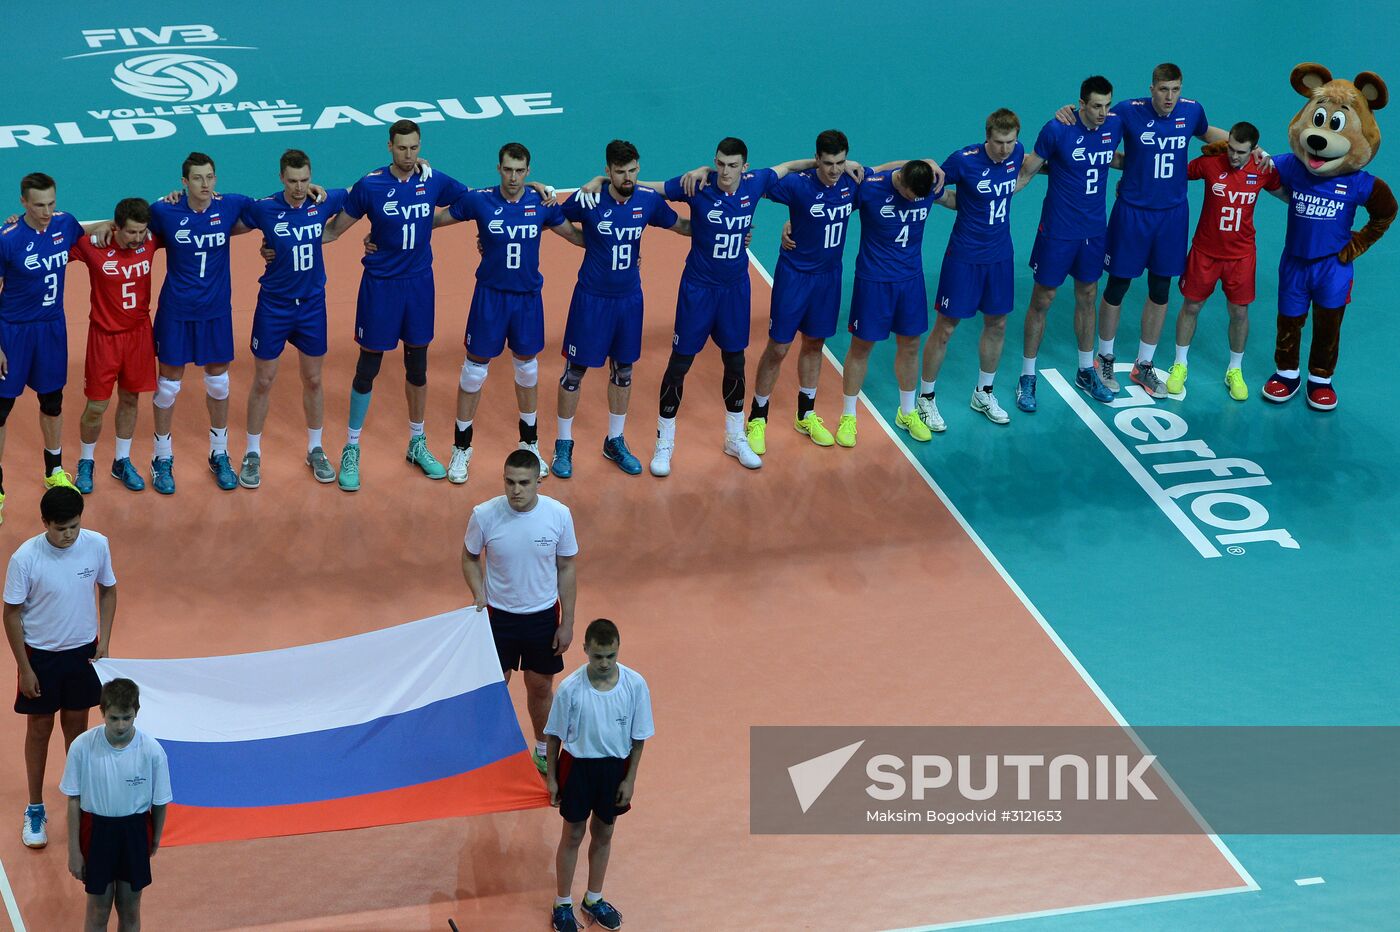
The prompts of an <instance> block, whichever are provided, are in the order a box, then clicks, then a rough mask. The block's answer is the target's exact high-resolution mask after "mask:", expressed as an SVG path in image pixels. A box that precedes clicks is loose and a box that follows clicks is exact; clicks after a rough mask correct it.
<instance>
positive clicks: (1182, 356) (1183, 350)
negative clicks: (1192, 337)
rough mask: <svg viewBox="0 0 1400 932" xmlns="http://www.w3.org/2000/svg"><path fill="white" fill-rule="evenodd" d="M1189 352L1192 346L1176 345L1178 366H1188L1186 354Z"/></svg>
mask: <svg viewBox="0 0 1400 932" xmlns="http://www.w3.org/2000/svg"><path fill="white" fill-rule="evenodd" d="M1189 352H1191V346H1190V345H1189V344H1188V345H1186V346H1182V345H1181V344H1180V343H1178V344H1177V345H1176V361H1177V364H1178V365H1182V366H1184V365H1186V354H1187V353H1189Z"/></svg>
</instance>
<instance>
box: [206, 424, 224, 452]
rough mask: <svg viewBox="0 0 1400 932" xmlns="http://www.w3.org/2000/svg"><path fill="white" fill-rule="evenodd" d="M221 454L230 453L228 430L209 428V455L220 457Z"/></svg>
mask: <svg viewBox="0 0 1400 932" xmlns="http://www.w3.org/2000/svg"><path fill="white" fill-rule="evenodd" d="M220 453H228V428H227V427H211V428H209V455H210V456H218V455H219V454H220Z"/></svg>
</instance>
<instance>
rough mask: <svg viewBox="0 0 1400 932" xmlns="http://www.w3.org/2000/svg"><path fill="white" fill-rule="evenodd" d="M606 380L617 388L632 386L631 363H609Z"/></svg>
mask: <svg viewBox="0 0 1400 932" xmlns="http://www.w3.org/2000/svg"><path fill="white" fill-rule="evenodd" d="M608 381H609V382H611V383H613V384H614V385H616V386H617V387H618V388H630V387H631V386H632V364H631V363H630V362H629V363H627V364H625V365H621V366H620V365H618V364H617V363H616V362H613V363H611V368H610V369H609V371H608Z"/></svg>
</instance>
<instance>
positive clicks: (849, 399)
mask: <svg viewBox="0 0 1400 932" xmlns="http://www.w3.org/2000/svg"><path fill="white" fill-rule="evenodd" d="M859 401H860V396H859V395H842V396H841V413H842V414H850V415H854V414H855V413H856V403H857V402H859Z"/></svg>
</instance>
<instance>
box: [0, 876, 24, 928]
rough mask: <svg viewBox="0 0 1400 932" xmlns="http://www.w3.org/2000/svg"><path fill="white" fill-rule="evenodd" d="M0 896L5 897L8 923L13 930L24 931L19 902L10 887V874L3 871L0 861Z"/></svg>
mask: <svg viewBox="0 0 1400 932" xmlns="http://www.w3.org/2000/svg"><path fill="white" fill-rule="evenodd" d="M0 897H4V899H5V912H7V913H9V914H10V925H12V926H14V928H15V932H24V917H22V916H21V915H20V914H19V903H18V902H17V901H16V900H15V891H14V890H12V889H10V875H9V874H6V873H5V864H4V862H0Z"/></svg>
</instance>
